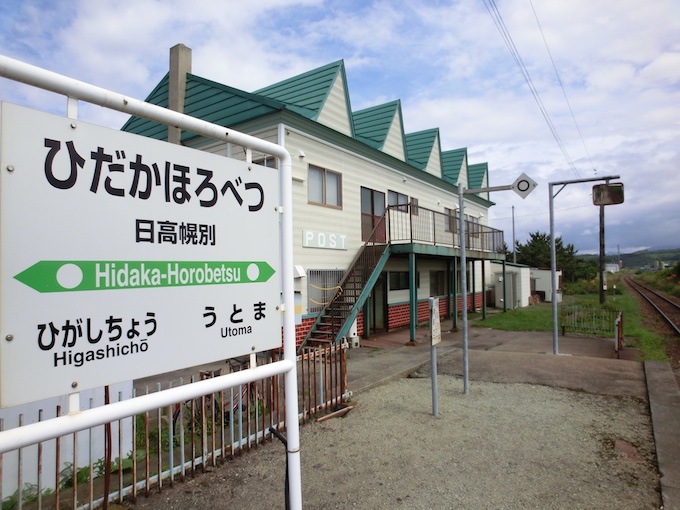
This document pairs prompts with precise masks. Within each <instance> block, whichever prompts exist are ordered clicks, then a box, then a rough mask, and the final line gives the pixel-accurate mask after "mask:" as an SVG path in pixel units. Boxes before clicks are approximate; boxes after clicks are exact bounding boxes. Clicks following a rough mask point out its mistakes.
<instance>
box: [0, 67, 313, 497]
mask: <svg viewBox="0 0 680 510" xmlns="http://www.w3.org/2000/svg"><path fill="white" fill-rule="evenodd" d="M0 76H2V77H5V78H8V79H10V80H14V81H17V82H21V83H25V84H27V85H31V86H34V87H38V88H41V89H44V90H49V91H51V92H55V93H57V94H61V95H64V96H66V97H67V114H68V116H69V117H71V118H75V117H76V116H77V101H78V100H80V101H85V102H88V103H92V104H95V105H99V106H103V107H104V108H109V109H112V110H117V111H120V112H124V113H127V114H130V115H135V116H137V117H142V118H145V119H148V120H153V121H156V122H159V123H162V124H165V125H171V126H177V127H179V128H180V129H183V130H186V131H190V132H192V133H196V134H198V135H202V136H205V137H208V138H212V139H215V140H221V141H225V142H229V143H233V144H237V145H241V146H244V147H246V148H250V149H254V150H257V151H260V152H264V153H266V154H270V155H272V156H275V157H277V158H279V159H280V161H281V169H280V176H279V182H280V187H281V196H282V200H281V202H282V203H281V207H280V212H281V214H282V221H281V272H282V281H283V283H282V293H283V355H284V359H283V360H282V361H278V362H273V363H270V364H268V365H264V366H258V367H254V368H250V369H248V370H243V371H240V372H235V373H231V374H226V375H223V376H220V377H217V378H214V379H207V380H203V381H199V382H196V383H193V384H189V385H185V386H182V387H177V388H171V389H168V390H164V391H160V392H157V393H152V394H149V395H144V396H141V397H136V398H133V399H130V400H126V401H122V402H116V403H114V404H109V405H106V406H102V407H98V408H94V409H90V410H86V411H80V410H79V409H73V410H71V411H70V412H69V414H68V415H67V416H61V417H57V418H54V419H51V420H47V421H43V422H38V423H33V424H30V425H26V426H24V427H19V428H16V429H10V430H6V431H3V432H0V453H3V452H7V451H11V450H15V449H18V448H22V447H24V446H28V445H31V444H35V443H37V442H40V441H44V440H47V439H51V438H55V437H59V436H62V435H66V434H70V433H74V432H77V431H79V430H84V429H87V428H89V427H93V426H97V425H103V424H105V423H108V422H111V421H114V420H118V419H122V418H125V417H128V416H132V415H134V414H137V413H141V412H146V411H150V410H152V409H157V408H159V407H163V406H167V405H170V404H172V403H175V402H178V401H182V400H189V399H192V398H197V397H199V396H201V395H205V394H207V393H210V392H215V391H220V390H223V389H226V388H229V387H232V386H236V385H239V384H248V383H250V382H254V381H257V380H259V379H262V378H266V377H270V376H272V375H277V374H284V375H285V385H286V409H285V414H286V423H287V430H286V433H287V450H288V451H287V458H288V475H289V490H290V494H289V497H290V505H291V508H294V509H300V508H302V486H301V475H300V429H299V422H298V399H297V369H296V363H295V357H296V352H295V315H294V313H295V308H294V292H293V246H292V239H293V218H292V211H293V207H292V206H293V199H292V179H291V177H292V162H291V156H290V154H289V153H288V151H287V150H286V149H285V148H284V147H282V146H280V145H276V144H273V143H271V142H268V141H266V140H262V139H259V138H256V137H253V136H250V135H247V134H245V133H240V132H238V131H233V130H231V129H229V128H225V127H223V126H219V125H216V124H211V123H209V122H205V121H203V120H200V119H197V118H195V117H190V116H188V115H185V114H182V113H178V112H175V111H172V110H168V109H166V108H162V107H160V106H156V105H152V104H149V103H145V102H144V101H140V100H138V99H133V98H130V97H127V96H125V95H123V94H119V93H116V92H112V91H109V90H106V89H103V88H100V87H97V86H94V85H91V84H88V83H84V82H80V81H78V80H74V79H72V78H69V77H67V76H63V75H60V74H57V73H54V72H51V71H47V70H45V69H41V68H39V67H35V66H32V65H30V64H26V63H24V62H20V61H18V60H15V59H11V58H9V57H6V56H3V55H0ZM78 401H79V399H78V398H77V397H76V398H74V399H72V400H71V402H73V403H77V402H78Z"/></svg>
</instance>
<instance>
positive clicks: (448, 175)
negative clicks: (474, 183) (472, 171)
mask: <svg viewBox="0 0 680 510" xmlns="http://www.w3.org/2000/svg"><path fill="white" fill-rule="evenodd" d="M461 170H464V171H463V172H461ZM461 178H462V179H463V185H467V148H462V149H455V150H451V151H445V152H442V179H444V180H445V181H446V182H448V183H450V184H453V185H454V186H458V185H459V183H460V180H461Z"/></svg>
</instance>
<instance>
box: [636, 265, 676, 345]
mask: <svg viewBox="0 0 680 510" xmlns="http://www.w3.org/2000/svg"><path fill="white" fill-rule="evenodd" d="M625 281H626V283H628V285H630V287H631V288H632V289H633V290H635V291H636V292H637V293H638V294H640V296H642V297H643V298H644V299H645V301H647V302H648V303H649V304H650V305H652V307H654V309H655V310H656V311H657V312H658V314H659V315H661V317H662V318H663V319H664V320H665V321H666V322H667V323H668V325H669V326H670V327H671V328H672V329H673V330H674V331H675V334H676V335H678V336H680V326H679V325H678V324H676V323H675V322H673V320H672V319H671V318H670V317H669V316H668V315H666V313H664V311H663V310H661V308H659V307H658V306H657V305H656V303H654V301H653V300H652V299H650V298H649V296H647V295H646V294H645V293H644V292H643V291H641V290H640V289H644V290H645V291H647V292H649V293H650V294H653V295H654V296H656V297H657V298H659V299H661V300H663V301H664V302H666V303H668V304H669V305H671V306H673V307H674V308H675V309H676V310H678V311H680V305H678V304H677V303H675V302H673V301H671V300H670V299H668V298H667V297H666V296H663V295H661V294H659V293H658V292H656V291H655V290H653V289H650V288H649V287H647V286H645V285H643V284H641V283H639V282H636V281H635V280H633V278H631V277H630V276H629V277H626V278H625Z"/></svg>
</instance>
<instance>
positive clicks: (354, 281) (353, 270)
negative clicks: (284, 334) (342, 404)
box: [299, 216, 390, 350]
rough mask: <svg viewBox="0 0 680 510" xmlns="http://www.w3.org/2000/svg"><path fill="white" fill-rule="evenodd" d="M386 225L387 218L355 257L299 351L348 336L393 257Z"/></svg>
mask: <svg viewBox="0 0 680 510" xmlns="http://www.w3.org/2000/svg"><path fill="white" fill-rule="evenodd" d="M381 225H382V228H380V227H381ZM384 225H385V216H383V217H382V218H381V220H380V222H379V223H378V225H377V226H376V227H375V229H374V230H373V234H372V235H371V237H370V238H369V240H368V241H367V242H366V243H365V244H364V245H363V246H362V247H361V249H360V250H359V252H358V253H357V254H356V256H355V257H354V260H353V261H352V263H351V264H350V266H349V268H348V269H347V271H346V272H345V275H344V276H343V278H342V280H341V281H340V283H339V285H338V290H337V292H336V293H335V295H334V296H333V299H331V301H330V302H329V303H328V305H326V307H325V308H324V309H323V310H322V311H321V313H320V314H319V316H318V317H317V319H316V321H315V322H314V324H313V325H312V328H311V329H310V331H309V333H307V337H306V338H305V340H304V341H303V342H302V345H301V346H300V348H299V350H301V349H302V348H303V347H305V346H310V345H320V344H337V343H339V342H340V341H341V339H342V338H344V337H345V336H346V335H347V333H348V331H349V328H350V327H351V325H352V323H353V322H354V320H355V319H356V317H357V315H358V313H359V311H360V310H361V307H362V306H363V305H364V303H365V302H366V300H367V299H368V297H369V296H370V294H371V291H372V290H373V286H374V285H375V282H376V281H377V280H378V277H379V276H380V273H381V271H382V269H383V267H385V263H386V262H387V259H388V258H389V256H390V246H389V244H388V243H387V242H385V227H384ZM380 232H382V235H380ZM375 239H378V240H379V242H376V241H375Z"/></svg>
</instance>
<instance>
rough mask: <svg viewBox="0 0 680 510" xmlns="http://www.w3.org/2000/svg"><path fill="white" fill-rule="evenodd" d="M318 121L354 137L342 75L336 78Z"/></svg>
mask: <svg viewBox="0 0 680 510" xmlns="http://www.w3.org/2000/svg"><path fill="white" fill-rule="evenodd" d="M317 121H318V122H319V123H320V124H323V125H324V126H328V127H330V128H333V129H335V130H336V131H339V132H341V133H343V134H345V135H347V136H352V128H351V122H350V118H349V113H348V108H347V97H346V96H345V87H344V84H343V81H342V76H341V75H338V77H337V78H336V80H335V83H334V84H333V88H332V89H331V92H330V94H329V95H328V98H327V99H326V104H324V105H323V109H322V110H321V112H320V113H319V117H318V119H317Z"/></svg>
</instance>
